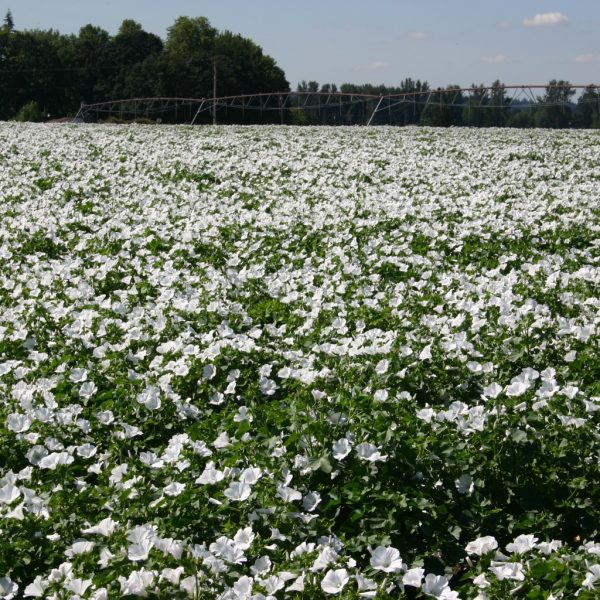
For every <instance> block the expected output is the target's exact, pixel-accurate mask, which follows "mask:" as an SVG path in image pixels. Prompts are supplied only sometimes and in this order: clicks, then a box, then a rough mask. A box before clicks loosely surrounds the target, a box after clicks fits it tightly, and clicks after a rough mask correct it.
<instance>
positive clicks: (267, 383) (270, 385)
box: [258, 377, 277, 396]
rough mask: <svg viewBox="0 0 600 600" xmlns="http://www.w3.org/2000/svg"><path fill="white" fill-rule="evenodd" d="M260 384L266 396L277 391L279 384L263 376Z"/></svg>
mask: <svg viewBox="0 0 600 600" xmlns="http://www.w3.org/2000/svg"><path fill="white" fill-rule="evenodd" d="M258 386H259V388H260V391H261V392H262V393H263V394H265V396H272V395H273V394H274V393H275V390H277V384H276V383H275V382H274V381H273V380H272V379H269V378H267V377H261V379H260V381H259V382H258Z"/></svg>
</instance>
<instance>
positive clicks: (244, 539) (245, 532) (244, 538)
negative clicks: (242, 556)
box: [233, 527, 256, 550]
mask: <svg viewBox="0 0 600 600" xmlns="http://www.w3.org/2000/svg"><path fill="white" fill-rule="evenodd" d="M255 537H256V535H255V533H254V532H253V531H252V527H244V529H238V531H237V533H236V534H235V535H234V536H233V541H234V542H235V544H236V546H237V547H238V548H241V549H242V550H247V549H248V548H250V546H251V545H252V542H253V541H254V538H255Z"/></svg>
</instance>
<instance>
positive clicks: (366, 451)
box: [355, 442, 387, 462]
mask: <svg viewBox="0 0 600 600" xmlns="http://www.w3.org/2000/svg"><path fill="white" fill-rule="evenodd" d="M355 450H356V453H357V454H358V457H359V458H360V459H361V460H364V461H366V462H377V461H385V460H386V459H387V455H384V454H381V452H380V451H379V448H377V446H375V445H373V444H369V443H368V442H364V443H362V444H358V446H356V448H355Z"/></svg>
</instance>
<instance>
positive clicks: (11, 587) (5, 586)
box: [0, 577, 19, 600]
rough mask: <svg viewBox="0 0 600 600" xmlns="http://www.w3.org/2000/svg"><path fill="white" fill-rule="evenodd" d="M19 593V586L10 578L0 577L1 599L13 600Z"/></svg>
mask: <svg viewBox="0 0 600 600" xmlns="http://www.w3.org/2000/svg"><path fill="white" fill-rule="evenodd" d="M18 591H19V586H18V585H17V584H16V583H15V582H14V581H13V580H12V579H11V578H10V577H0V598H4V600H11V598H14V597H15V596H16V594H17V592H18Z"/></svg>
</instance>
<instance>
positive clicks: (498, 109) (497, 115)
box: [488, 79, 510, 127]
mask: <svg viewBox="0 0 600 600" xmlns="http://www.w3.org/2000/svg"><path fill="white" fill-rule="evenodd" d="M509 115H510V99H509V98H508V96H507V94H506V87H505V85H504V84H503V83H500V80H499V79H496V81H494V83H492V90H491V92H490V109H489V116H488V119H489V125H490V126H491V127H504V126H505V125H506V122H507V121H508V117H509Z"/></svg>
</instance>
